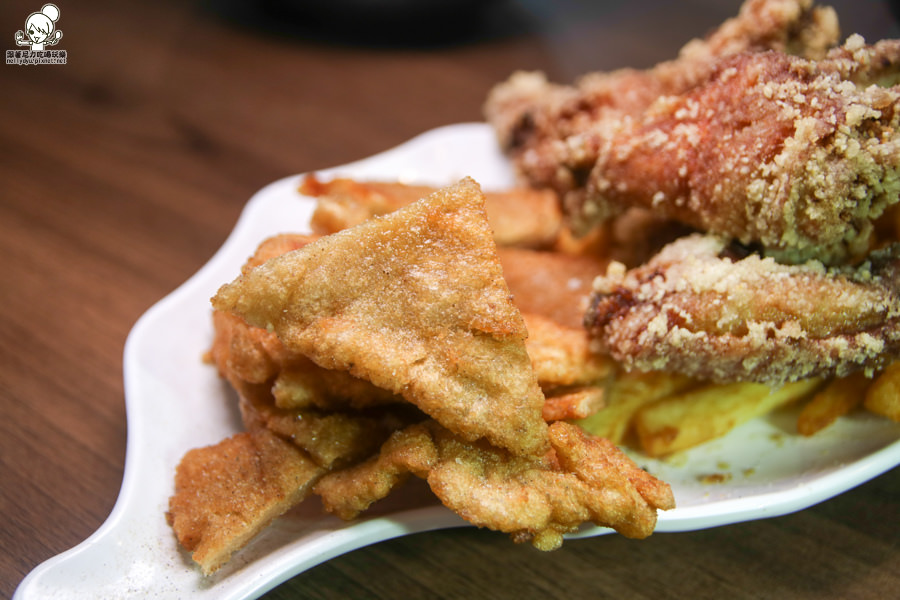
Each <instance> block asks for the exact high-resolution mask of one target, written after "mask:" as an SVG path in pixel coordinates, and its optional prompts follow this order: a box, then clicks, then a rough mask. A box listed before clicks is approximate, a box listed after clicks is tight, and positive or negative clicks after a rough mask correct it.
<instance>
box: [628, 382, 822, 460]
mask: <svg viewBox="0 0 900 600" xmlns="http://www.w3.org/2000/svg"><path fill="white" fill-rule="evenodd" d="M819 385H821V380H820V379H818V378H812V379H804V380H802V381H798V382H795V383H789V384H786V385H784V386H782V387H780V388H778V389H776V390H772V389H771V388H769V387H768V386H767V385H765V384H761V383H731V384H725V385H709V386H703V387H701V388H698V389H694V390H688V391H686V392H683V393H681V394H677V395H674V396H670V397H667V398H664V399H662V400H659V401H658V402H654V403H653V404H650V405H647V406H644V407H643V408H641V409H640V410H639V411H638V412H637V414H636V415H635V417H634V426H635V430H636V432H637V435H638V439H639V441H640V445H641V448H642V449H643V451H644V452H645V453H646V454H647V455H649V456H664V455H666V454H671V453H673V452H676V451H678V450H684V449H686V448H690V447H692V446H696V445H698V444H701V443H703V442H706V441H708V440H711V439H714V438H717V437H721V436H723V435H725V434H726V433H727V432H728V431H730V430H731V429H733V428H734V427H736V426H738V425H740V424H741V423H744V422H746V421H748V420H750V419H753V418H755V417H758V416H760V415H764V414H766V413H768V412H770V411H772V410H774V409H775V408H777V407H779V406H783V405H785V404H788V403H789V402H792V401H794V400H798V399H800V398H803V397H805V396H807V395H808V394H810V393H812V392H813V391H814V390H815V389H816V388H817V387H818V386H819Z"/></svg>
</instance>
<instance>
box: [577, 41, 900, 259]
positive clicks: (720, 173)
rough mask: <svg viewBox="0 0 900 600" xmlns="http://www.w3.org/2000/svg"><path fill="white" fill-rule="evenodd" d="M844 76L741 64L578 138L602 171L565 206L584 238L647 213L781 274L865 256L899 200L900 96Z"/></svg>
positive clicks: (794, 63) (806, 64)
mask: <svg viewBox="0 0 900 600" xmlns="http://www.w3.org/2000/svg"><path fill="white" fill-rule="evenodd" d="M879 48H880V49H879ZM885 48H889V49H890V52H887V51H886V50H885ZM841 52H842V53H844V54H851V53H852V55H853V56H854V57H855V59H856V60H859V61H861V62H864V63H866V64H868V63H869V62H870V60H871V58H872V56H876V55H877V56H885V55H889V56H890V57H891V58H892V59H894V60H897V61H900V41H889V42H882V43H880V45H879V46H875V47H866V46H864V45H863V43H862V41H861V38H858V37H854V38H851V39H850V40H849V41H848V42H847V45H845V46H844V47H843V48H842V49H841ZM848 60H849V59H844V58H842V59H841V60H840V62H841V63H842V64H843V63H844V62H846V61H848ZM896 66H897V65H896V64H893V65H891V66H890V69H888V70H891V69H895V68H896ZM846 70H847V69H845V68H844V66H841V65H834V64H832V62H831V59H830V58H827V59H824V60H822V61H819V62H812V61H808V60H804V59H800V58H797V57H792V56H788V55H785V54H782V53H777V52H762V53H754V54H740V55H736V56H733V57H730V58H727V59H724V60H722V61H721V62H720V64H719V65H718V68H717V70H716V71H715V73H714V74H713V75H712V76H711V78H710V79H709V80H708V81H707V82H706V83H704V84H702V85H700V86H698V87H696V88H694V89H693V90H691V91H690V92H688V93H685V94H683V95H680V96H676V97H665V98H661V99H659V100H658V101H657V102H656V103H654V104H652V105H651V106H650V107H649V108H648V109H647V110H646V111H645V112H644V113H643V114H642V115H641V116H640V117H638V118H635V119H630V120H626V121H623V122H621V123H607V124H605V125H603V126H600V125H598V126H597V127H596V128H595V129H593V130H592V131H591V132H589V133H585V134H584V135H582V136H579V137H577V138H571V139H570V140H569V142H568V143H569V145H570V147H571V148H575V147H576V146H577V147H578V149H577V152H578V153H587V154H590V155H591V156H592V157H593V164H592V168H591V172H590V176H589V178H588V180H587V182H586V184H585V186H584V187H583V188H582V189H581V190H579V191H578V192H576V193H572V194H570V195H569V196H567V198H566V202H567V203H568V208H569V209H570V213H571V214H572V215H575V216H577V217H576V218H578V219H581V220H582V221H583V225H585V226H588V225H590V224H591V223H596V222H600V221H603V220H605V219H606V218H608V217H609V216H610V215H612V214H615V213H617V212H619V211H622V210H624V209H625V208H627V207H630V206H642V207H645V208H652V209H653V210H654V211H655V212H656V213H657V214H660V215H662V216H665V217H668V218H672V219H676V220H678V221H681V222H683V223H687V224H689V225H691V226H694V227H696V228H698V229H701V230H705V231H710V232H713V233H719V234H724V235H728V236H731V237H733V238H736V239H738V240H740V241H741V242H743V243H752V242H755V243H759V244H761V245H762V246H763V247H764V248H766V249H767V252H768V253H769V254H771V255H773V256H776V257H778V258H779V259H780V260H783V261H786V262H803V261H804V260H807V259H809V258H817V259H820V260H823V261H825V262H828V263H830V264H836V263H839V262H842V261H846V260H847V259H848V258H853V257H859V256H863V255H864V254H865V253H866V252H867V251H868V250H869V249H870V242H871V237H872V233H873V230H874V227H873V222H874V220H875V219H876V218H877V217H879V216H880V215H881V214H882V213H883V212H884V211H885V209H886V208H887V207H889V206H890V205H892V204H894V203H896V202H897V200H898V197H900V87H894V88H883V87H879V86H874V85H873V86H857V85H856V84H854V83H853V82H851V81H849V80H846V79H842V78H841V72H843V71H846ZM869 70H870V71H871V70H872V69H871V68H870V69H869ZM857 75H859V73H857ZM870 75H872V73H870ZM864 79H865V77H864Z"/></svg>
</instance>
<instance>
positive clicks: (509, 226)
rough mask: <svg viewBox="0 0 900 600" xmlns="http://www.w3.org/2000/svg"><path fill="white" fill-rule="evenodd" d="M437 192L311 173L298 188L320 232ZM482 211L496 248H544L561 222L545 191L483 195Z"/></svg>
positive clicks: (554, 203)
mask: <svg viewBox="0 0 900 600" xmlns="http://www.w3.org/2000/svg"><path fill="white" fill-rule="evenodd" d="M436 190H437V188H434V187H430V186H424V185H407V184H403V183H399V182H396V183H395V182H379V181H356V180H353V179H347V178H336V179H332V180H331V181H328V182H323V181H320V180H319V179H318V178H317V177H316V176H315V175H307V176H306V177H305V178H304V179H303V181H302V182H301V184H300V193H301V194H304V195H306V196H311V197H314V198H316V209H315V211H314V212H313V216H312V219H311V221H310V225H311V226H312V229H313V231H315V232H316V233H319V234H330V233H335V232H338V231H341V230H343V229H347V228H348V227H352V226H354V225H358V224H360V223H362V222H363V221H365V220H368V219H370V218H372V217H375V216H381V215H386V214H388V213H390V212H393V211H395V210H397V209H398V208H402V207H404V206H406V205H408V204H412V203H413V202H415V201H416V200H419V199H421V198H424V197H425V196H428V195H430V194H433V193H434V192H435V191H436ZM485 209H486V210H487V216H488V221H489V222H490V224H491V228H492V229H493V231H494V240H495V241H496V242H497V244H499V245H501V246H523V247H545V246H549V245H551V244H552V243H553V242H554V241H555V239H556V236H557V234H558V232H559V230H560V226H561V222H562V212H561V210H560V207H559V202H558V200H557V198H556V195H555V194H553V193H552V192H550V191H549V190H535V189H529V188H518V189H512V190H509V191H502V192H486V193H485Z"/></svg>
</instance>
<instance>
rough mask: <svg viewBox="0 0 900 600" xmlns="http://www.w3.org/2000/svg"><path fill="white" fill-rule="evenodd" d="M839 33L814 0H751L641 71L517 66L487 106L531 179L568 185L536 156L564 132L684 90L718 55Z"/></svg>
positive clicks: (830, 38) (827, 39)
mask: <svg viewBox="0 0 900 600" xmlns="http://www.w3.org/2000/svg"><path fill="white" fill-rule="evenodd" d="M838 36H839V29H838V23H837V16H836V15H835V12H834V10H832V9H831V8H829V7H818V6H813V3H812V0H748V1H747V2H745V3H744V4H743V5H742V6H741V9H740V12H739V14H738V15H737V16H736V17H734V18H732V19H729V20H727V21H725V22H724V23H722V25H720V26H719V28H718V29H717V30H716V31H714V32H713V33H711V34H710V35H709V36H708V37H707V38H706V39H702V40H701V39H695V40H692V41H690V42H689V43H688V44H686V45H685V46H684V47H683V48H682V49H681V51H680V52H679V55H678V58H676V59H674V60H670V61H666V62H662V63H660V64H658V65H657V66H656V67H654V68H652V69H648V70H644V71H641V70H635V69H630V68H625V69H619V70H616V71H612V72H608V73H604V72H599V73H591V74H588V75H585V76H584V77H582V78H581V79H580V80H579V81H578V82H576V84H575V85H574V86H565V85H557V84H551V83H548V82H547V80H546V78H545V77H544V76H543V75H542V74H540V73H516V74H514V75H513V76H512V77H510V79H509V80H508V81H506V82H504V83H501V84H499V85H497V86H496V87H495V88H494V89H493V90H492V91H491V93H490V95H489V97H488V99H487V102H486V104H485V114H486V117H487V120H488V122H490V123H491V124H492V125H493V126H494V129H495V130H496V131H497V135H498V137H499V139H500V143H501V145H502V146H503V147H504V148H505V149H507V150H508V151H509V152H510V153H512V155H513V156H514V157H515V158H516V160H517V162H518V166H519V167H520V169H521V170H522V171H523V172H524V173H525V174H526V175H527V178H528V180H529V181H531V182H532V183H536V184H539V185H547V186H550V187H554V188H556V189H559V190H561V191H567V190H569V189H571V187H572V186H573V185H576V184H577V183H578V182H577V181H574V180H572V175H573V174H572V173H568V174H566V173H555V172H553V170H552V169H549V168H543V167H542V165H546V162H547V161H545V160H542V159H541V158H540V157H541V155H546V154H548V153H552V147H553V146H555V145H558V144H559V143H560V142H562V141H563V140H565V139H566V138H568V137H569V136H571V135H573V134H578V133H581V132H583V131H585V130H586V129H589V128H590V127H591V126H592V125H593V124H594V123H596V122H597V121H603V120H607V119H610V120H621V119H622V118H625V117H628V116H635V115H638V114H640V113H641V112H643V110H644V109H646V107H648V106H649V105H650V104H651V103H653V102H654V101H656V100H657V99H658V98H659V97H660V96H671V95H677V94H681V93H684V92H685V91H687V90H689V89H691V88H693V87H694V86H696V85H698V84H699V83H701V82H703V81H705V80H706V79H707V78H708V77H709V75H710V73H711V72H712V71H713V70H714V68H715V65H716V62H717V61H718V60H719V59H720V58H722V57H725V56H731V55H734V54H738V53H741V52H759V51H763V50H778V51H781V52H786V53H790V54H796V55H800V56H805V57H808V58H821V57H822V56H823V55H824V54H825V52H826V50H827V49H828V48H830V47H831V46H833V45H834V44H836V43H837V41H838ZM547 166H549V165H547ZM561 177H562V178H563V179H561ZM566 178H568V179H569V180H566Z"/></svg>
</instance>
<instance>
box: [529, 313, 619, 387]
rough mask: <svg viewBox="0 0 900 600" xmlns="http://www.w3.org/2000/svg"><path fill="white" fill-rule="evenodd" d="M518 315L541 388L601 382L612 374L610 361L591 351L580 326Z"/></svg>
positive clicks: (533, 316) (585, 334) (605, 356)
mask: <svg viewBox="0 0 900 600" xmlns="http://www.w3.org/2000/svg"><path fill="white" fill-rule="evenodd" d="M522 317H523V318H524V320H525V326H526V327H527V329H528V339H526V340H525V347H526V348H527V350H528V356H529V357H530V358H531V364H532V366H533V368H534V373H535V376H536V377H537V380H538V383H540V385H541V387H543V388H545V389H546V388H553V387H559V386H580V385H586V384H591V383H596V382H598V381H603V380H604V379H606V378H607V377H609V376H610V374H611V373H612V370H613V366H614V363H613V361H612V360H611V359H610V357H609V356H607V355H605V354H599V353H597V352H594V351H592V350H591V347H590V339H589V338H588V334H587V331H585V329H584V328H583V327H579V328H577V329H576V328H574V327H566V326H564V325H560V324H559V323H557V322H556V321H553V320H551V319H547V318H545V317H542V316H540V315H533V314H529V313H522Z"/></svg>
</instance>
